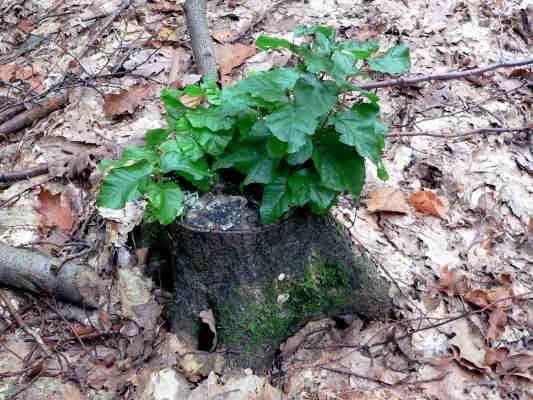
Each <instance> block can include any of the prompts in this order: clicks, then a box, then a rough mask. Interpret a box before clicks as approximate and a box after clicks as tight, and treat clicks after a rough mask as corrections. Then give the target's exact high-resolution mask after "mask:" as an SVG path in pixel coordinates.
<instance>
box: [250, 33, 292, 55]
mask: <svg viewBox="0 0 533 400" xmlns="http://www.w3.org/2000/svg"><path fill="white" fill-rule="evenodd" d="M255 45H256V46H257V47H258V48H259V49H261V50H270V49H277V48H283V49H288V50H291V51H292V52H294V53H297V54H298V53H301V51H302V49H300V48H299V47H298V46H296V45H295V44H293V43H291V42H289V41H288V40H286V39H278V38H273V37H270V36H264V35H261V36H259V37H258V38H257V40H256V41H255Z"/></svg>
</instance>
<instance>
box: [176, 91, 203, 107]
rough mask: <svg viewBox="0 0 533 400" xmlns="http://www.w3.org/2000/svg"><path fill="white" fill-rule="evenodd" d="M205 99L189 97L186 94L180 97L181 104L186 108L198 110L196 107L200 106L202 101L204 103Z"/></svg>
mask: <svg viewBox="0 0 533 400" xmlns="http://www.w3.org/2000/svg"><path fill="white" fill-rule="evenodd" d="M204 99H205V97H204V96H196V97H192V96H189V95H186V94H184V95H183V96H181V97H180V101H181V103H182V104H183V105H184V106H185V107H189V108H196V106H197V105H198V104H200V103H201V102H202V101H204Z"/></svg>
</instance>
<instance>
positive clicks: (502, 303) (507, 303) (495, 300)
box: [487, 287, 514, 309]
mask: <svg viewBox="0 0 533 400" xmlns="http://www.w3.org/2000/svg"><path fill="white" fill-rule="evenodd" d="M513 297H514V291H513V288H510V287H499V288H496V289H494V290H489V291H488V292H487V300H488V302H489V303H492V304H491V306H492V307H494V308H500V309H502V308H509V307H511V306H512V305H513Z"/></svg>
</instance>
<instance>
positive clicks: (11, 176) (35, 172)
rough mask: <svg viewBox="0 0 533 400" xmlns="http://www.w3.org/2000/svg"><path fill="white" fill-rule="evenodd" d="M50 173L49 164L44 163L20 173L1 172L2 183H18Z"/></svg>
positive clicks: (0, 179)
mask: <svg viewBox="0 0 533 400" xmlns="http://www.w3.org/2000/svg"><path fill="white" fill-rule="evenodd" d="M47 173H48V164H46V163H43V164H39V165H37V166H35V167H31V168H28V169H23V170H20V171H12V172H3V173H2V172H0V183H4V182H17V181H21V180H23V179H26V178H33V177H34V176H39V175H45V174H47Z"/></svg>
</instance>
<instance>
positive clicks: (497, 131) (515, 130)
mask: <svg viewBox="0 0 533 400" xmlns="http://www.w3.org/2000/svg"><path fill="white" fill-rule="evenodd" d="M532 131H533V128H530V127H523V128H477V129H472V130H470V131H466V132H461V133H452V134H446V133H437V132H428V131H422V132H401V133H389V134H388V135H387V136H386V137H387V138H397V137H411V136H430V137H435V138H444V139H453V138H458V137H467V136H475V135H483V134H487V135H499V134H501V133H518V132H529V133H530V134H531V132H532Z"/></svg>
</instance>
